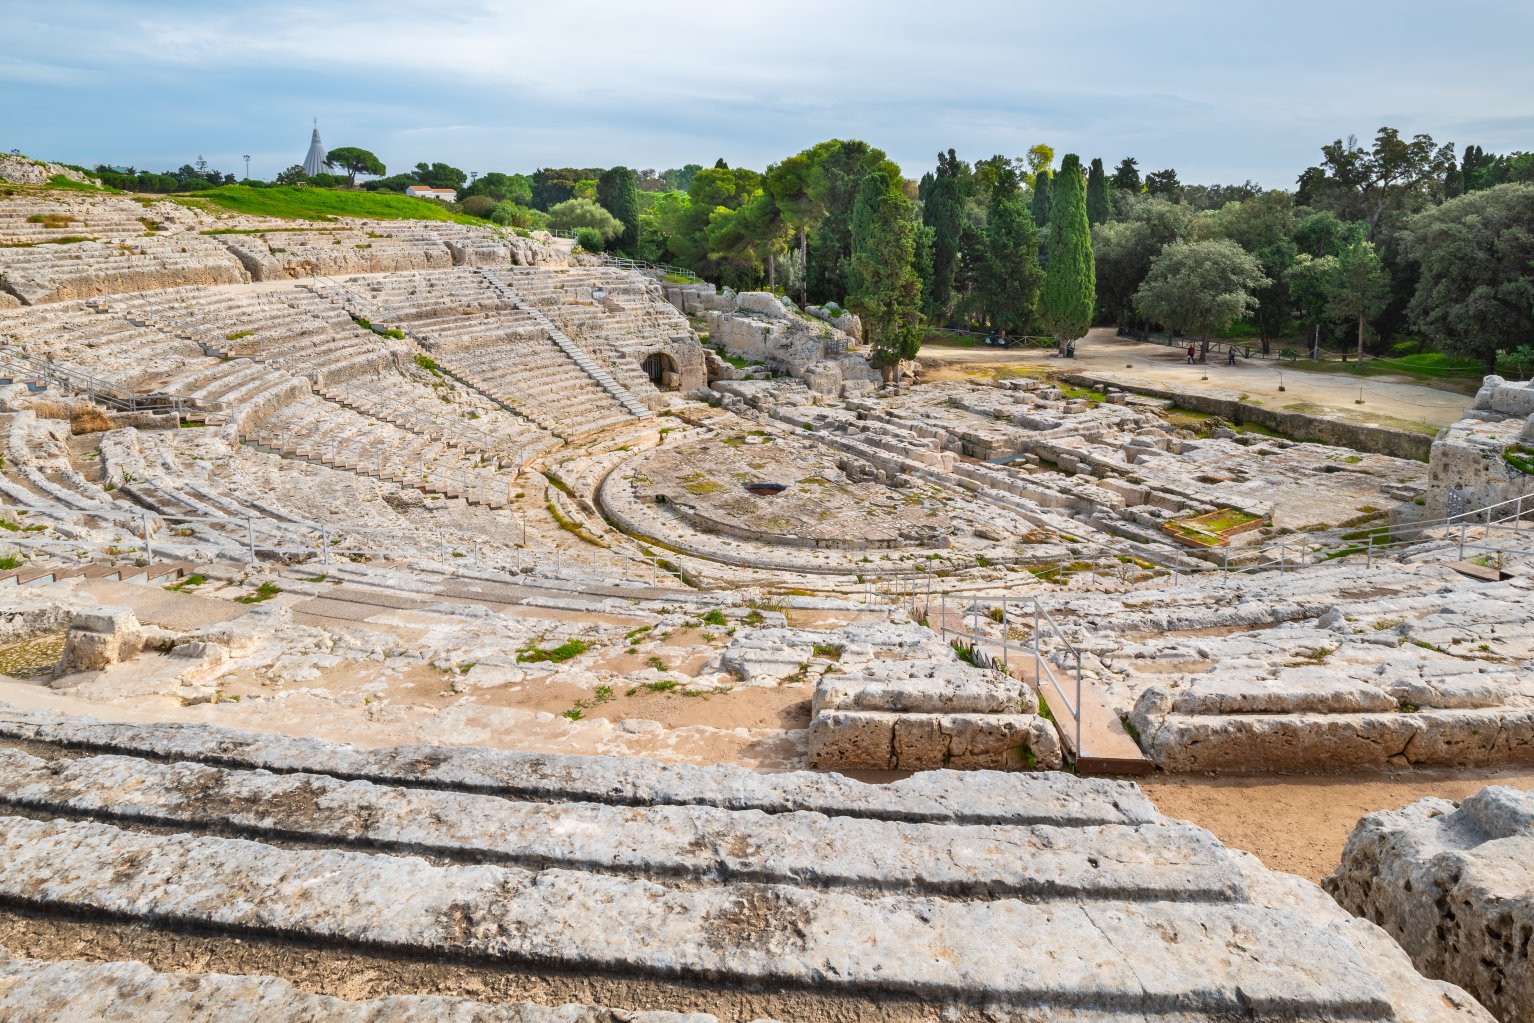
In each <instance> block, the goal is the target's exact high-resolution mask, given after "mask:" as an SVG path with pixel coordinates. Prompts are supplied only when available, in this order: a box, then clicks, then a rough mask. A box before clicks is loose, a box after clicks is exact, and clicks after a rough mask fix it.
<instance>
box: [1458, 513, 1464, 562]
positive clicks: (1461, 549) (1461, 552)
mask: <svg viewBox="0 0 1534 1023" xmlns="http://www.w3.org/2000/svg"><path fill="white" fill-rule="evenodd" d="M1459 560H1461V561H1464V560H1465V524H1464V523H1463V522H1461V523H1460V524H1459Z"/></svg>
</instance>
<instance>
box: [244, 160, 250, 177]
mask: <svg viewBox="0 0 1534 1023" xmlns="http://www.w3.org/2000/svg"><path fill="white" fill-rule="evenodd" d="M245 180H246V181H249V180H250V154H249V153H246V154H245Z"/></svg>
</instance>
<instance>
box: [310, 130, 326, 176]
mask: <svg viewBox="0 0 1534 1023" xmlns="http://www.w3.org/2000/svg"><path fill="white" fill-rule="evenodd" d="M328 166H330V165H329V164H327V163H326V162H325V143H323V142H321V141H320V126H319V123H318V122H316V123H315V125H314V136H313V137H312V138H311V139H310V140H309V155H308V156H306V157H304V173H305V174H307V175H309V176H310V177H311V178H312V177H314V176H315V175H316V174H324V173H327V171H326V168H327V167H328Z"/></svg>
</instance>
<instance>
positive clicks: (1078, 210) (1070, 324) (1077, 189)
mask: <svg viewBox="0 0 1534 1023" xmlns="http://www.w3.org/2000/svg"><path fill="white" fill-rule="evenodd" d="M1051 192H1052V194H1051V196H1050V204H1049V206H1050V208H1049V231H1048V234H1047V240H1046V246H1047V248H1048V250H1049V264H1048V266H1047V267H1046V268H1045V270H1044V292H1043V308H1042V310H1041V316H1040V318H1041V320H1042V321H1043V324H1044V329H1045V330H1046V331H1048V332H1049V333H1050V334H1051V335H1052V336H1053V337H1054V338H1055V340H1056V341H1057V342H1058V343H1059V345H1060V349H1061V351H1062V352H1063V351H1064V350H1065V346H1066V342H1068V341H1074V340H1075V339H1077V338H1079V337H1082V336H1084V335H1085V334H1086V332H1087V328H1089V327H1091V326H1092V312H1093V309H1094V307H1095V305H1096V301H1097V269H1096V266H1095V265H1094V264H1093V262H1092V227H1091V225H1090V224H1089V223H1088V222H1087V194H1086V176H1085V175H1084V174H1082V172H1081V158H1080V157H1078V156H1077V155H1076V154H1075V153H1067V154H1066V155H1065V159H1063V160H1061V161H1060V170H1059V172H1058V173H1057V174H1056V175H1055V179H1054V182H1053V183H1052V185H1051Z"/></svg>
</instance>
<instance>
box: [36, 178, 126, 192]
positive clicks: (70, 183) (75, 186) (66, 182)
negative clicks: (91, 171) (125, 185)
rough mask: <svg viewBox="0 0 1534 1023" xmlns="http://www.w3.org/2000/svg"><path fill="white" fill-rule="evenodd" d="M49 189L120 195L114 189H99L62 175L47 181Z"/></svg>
mask: <svg viewBox="0 0 1534 1023" xmlns="http://www.w3.org/2000/svg"><path fill="white" fill-rule="evenodd" d="M48 187H49V188H58V189H62V190H64V191H66V192H111V193H112V194H113V195H122V193H121V192H119V191H118V190H117V189H115V188H109V187H107V186H106V185H102V186H100V187H99V188H98V187H97V186H95V185H92V184H90V183H89V182H85V181H76V180H75V179H74V178H66V177H65V176H64V175H62V174H55V175H53V176H52V177H51V178H49V179H48Z"/></svg>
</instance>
